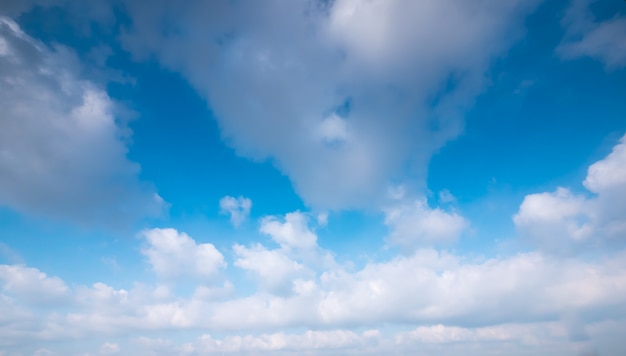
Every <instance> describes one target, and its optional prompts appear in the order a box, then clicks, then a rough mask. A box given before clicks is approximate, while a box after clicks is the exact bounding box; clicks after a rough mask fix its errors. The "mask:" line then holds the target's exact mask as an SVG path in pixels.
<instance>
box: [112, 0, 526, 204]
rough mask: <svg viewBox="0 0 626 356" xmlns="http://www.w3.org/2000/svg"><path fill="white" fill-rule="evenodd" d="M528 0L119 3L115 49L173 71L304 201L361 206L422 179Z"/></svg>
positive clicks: (241, 147)
mask: <svg viewBox="0 0 626 356" xmlns="http://www.w3.org/2000/svg"><path fill="white" fill-rule="evenodd" d="M537 2H538V1H522V0H513V1H505V2H503V1H497V0H488V1H483V2H481V3H480V4H479V5H475V4H472V5H470V4H467V3H466V2H464V1H438V0H429V1H412V2H408V3H407V2H406V1H402V0H384V1H381V0H376V1H353V0H337V1H328V2H321V1H320V2H315V1H308V0H296V1H290V2H289V4H284V3H282V2H274V1H270V2H267V3H263V4H261V3H254V2H253V3H245V6H244V5H243V3H239V2H211V3H207V2H203V1H188V2H186V3H185V4H184V6H176V10H175V11H173V5H172V4H169V3H167V2H153V6H151V9H150V10H151V11H145V7H144V6H143V5H142V4H141V2H130V3H128V4H127V5H128V6H127V8H128V9H129V12H130V17H131V19H132V26H130V28H129V29H128V31H127V32H126V33H125V34H124V36H123V40H124V44H125V45H126V47H127V48H128V49H130V50H131V51H132V52H133V53H134V54H135V56H136V57H137V58H144V57H145V56H148V55H151V54H156V56H157V58H158V59H159V60H160V61H161V63H163V64H164V65H165V66H166V67H168V68H170V69H172V70H176V71H180V72H181V73H182V74H183V75H184V76H185V77H186V78H187V79H188V80H189V82H190V83H191V84H192V85H193V86H194V87H195V88H196V89H197V91H198V92H199V93H200V94H201V95H203V96H204V97H206V98H207V99H208V101H209V104H210V106H211V109H212V110H213V112H214V113H215V116H216V118H217V120H218V122H219V125H220V128H221V129H222V133H223V136H224V138H225V140H226V142H227V143H228V144H230V145H232V146H233V147H234V148H235V149H236V151H237V153H238V154H240V155H243V156H246V157H250V158H253V159H271V160H272V161H273V162H275V164H276V166H277V167H278V168H279V169H280V170H281V171H282V172H283V173H285V174H286V175H287V176H288V177H289V178H290V179H291V181H292V182H293V184H294V187H295V189H296V190H297V192H298V193H299V195H300V196H301V197H303V199H304V200H305V202H306V203H308V204H310V205H311V206H313V207H314V208H319V209H342V208H354V207H357V208H360V207H364V206H365V207H372V206H376V205H377V204H378V203H379V201H380V200H381V199H384V196H385V194H386V189H387V186H388V185H389V184H390V183H391V182H395V181H397V179H398V178H399V176H400V175H401V173H402V172H403V169H405V168H406V167H407V164H409V165H410V166H411V167H415V169H414V170H413V171H412V172H413V173H414V177H412V178H415V180H414V181H416V182H420V181H421V180H423V179H424V178H425V171H426V166H427V162H428V159H429V157H430V155H431V154H432V153H433V152H434V151H435V150H437V149H438V148H439V147H440V146H441V145H442V144H443V143H444V142H445V141H446V140H448V139H450V138H452V137H455V136H456V135H458V133H459V132H460V130H461V127H462V115H463V111H464V110H465V109H466V108H467V107H468V106H470V105H471V104H472V102H473V100H474V98H475V97H476V95H478V94H479V93H480V92H481V91H482V89H483V87H484V76H485V73H486V71H487V69H488V68H489V64H490V61H491V60H492V59H493V58H494V57H495V56H497V55H499V54H502V53H503V52H504V50H506V49H507V48H508V47H509V46H510V44H511V43H512V42H513V40H514V39H515V38H518V35H519V33H520V32H519V29H520V27H521V25H522V23H523V18H524V15H525V14H527V13H528V12H530V11H531V10H532V8H534V4H536V3H537ZM173 14H175V16H173ZM163 23H168V24H171V25H172V26H173V27H175V28H177V29H179V30H177V31H167V35H164V32H163V31H162V27H161V26H162V24H163ZM190 34H193V35H190ZM196 36H202V37H203V38H207V39H209V40H207V41H201V42H198V41H197V40H196V38H197V37H196ZM433 103H434V104H433ZM320 136H321V137H322V139H321V140H320ZM411 181H413V180H411Z"/></svg>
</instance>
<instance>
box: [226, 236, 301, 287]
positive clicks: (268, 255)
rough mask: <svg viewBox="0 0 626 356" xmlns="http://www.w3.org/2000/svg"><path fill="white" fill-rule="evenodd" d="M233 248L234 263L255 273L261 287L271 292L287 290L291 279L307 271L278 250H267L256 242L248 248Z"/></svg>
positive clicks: (238, 246)
mask: <svg viewBox="0 0 626 356" xmlns="http://www.w3.org/2000/svg"><path fill="white" fill-rule="evenodd" d="M233 250H234V252H235V255H236V259H235V262H234V265H235V266H237V267H239V268H241V269H244V270H247V271H250V272H253V273H254V274H256V275H257V276H258V277H259V279H260V282H261V286H262V288H264V289H267V290H269V291H272V292H279V293H280V292H283V293H284V292H285V290H286V291H288V290H289V289H290V288H291V283H292V280H293V279H294V278H295V277H297V276H298V275H303V274H306V272H307V268H305V267H304V266H303V265H302V264H300V263H298V262H296V261H294V260H292V259H291V258H290V257H289V256H287V255H286V254H285V253H284V252H283V251H280V250H268V249H266V248H265V247H263V246H261V245H258V244H257V245H253V246H251V247H249V248H248V247H244V246H241V245H235V246H233Z"/></svg>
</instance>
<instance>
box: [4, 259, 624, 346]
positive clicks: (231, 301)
mask: <svg viewBox="0 0 626 356" xmlns="http://www.w3.org/2000/svg"><path fill="white" fill-rule="evenodd" d="M259 250H260V249H259ZM248 252H249V251H248ZM624 261H626V256H624V253H623V252H621V253H617V254H614V255H612V256H609V257H607V258H604V259H602V260H598V261H579V260H575V259H558V258H554V257H553V256H551V255H543V254H541V253H526V254H519V255H515V256H510V257H502V258H492V259H483V260H467V259H464V258H461V257H459V256H455V255H452V254H448V253H442V252H437V251H434V250H418V251H416V252H415V253H414V254H412V255H410V256H404V257H395V258H392V259H390V260H388V261H385V262H371V263H367V264H366V265H365V266H363V267H362V268H358V269H356V270H351V269H346V268H340V267H333V268H328V269H324V270H322V271H320V272H319V273H313V274H312V275H309V276H307V277H304V278H302V277H296V276H294V277H291V280H292V281H293V286H292V292H293V293H284V294H278V295H276V294H271V293H266V291H265V290H264V289H263V288H261V289H259V290H257V291H256V292H252V293H251V294H250V295H247V296H239V295H233V294H228V293H226V294H222V295H221V296H219V297H218V298H213V297H209V298H206V295H203V293H202V292H198V293H194V294H193V295H192V296H191V297H187V298H185V297H181V296H177V295H173V294H171V293H169V292H168V291H162V290H159V288H155V289H150V288H143V287H135V288H133V289H131V290H128V291H125V290H122V289H115V288H112V287H110V286H107V285H105V284H102V283H96V284H94V285H93V287H81V286H78V287H75V288H72V289H71V290H70V293H71V295H72V298H70V300H72V301H74V302H73V303H70V304H68V305H65V306H63V307H62V308H59V309H55V310H54V313H51V314H35V315H36V318H35V320H37V322H35V323H33V322H32V321H31V322H28V323H25V322H24V320H26V321H28V320H32V319H33V315H32V314H31V315H30V316H29V315H23V316H19V315H13V317H12V318H13V322H11V323H9V324H8V325H7V326H6V327H4V328H3V329H2V330H0V341H2V340H12V343H14V345H20V344H22V345H37V344H38V342H41V341H42V340H68V339H73V338H81V339H85V338H87V337H89V336H90V335H91V336H96V335H110V336H114V335H118V336H120V335H132V334H133V333H145V332H149V331H154V332H159V331H166V330H197V329H202V330H205V332H207V333H211V334H214V333H219V334H223V335H226V336H224V338H222V339H218V340H222V341H223V342H222V343H218V342H217V341H216V339H213V338H208V337H207V338H205V341H207V343H204V344H203V343H191V345H187V346H186V347H187V349H188V350H190V347H191V348H193V349H195V350H202V347H209V348H211V347H213V348H218V350H220V351H221V350H224V351H228V350H231V349H232V350H243V351H240V352H252V350H257V349H255V348H256V347H258V348H259V349H258V350H259V351H267V350H269V349H272V350H274V349H275V350H284V351H289V350H303V351H304V350H316V349H319V350H321V351H323V350H327V349H328V350H332V349H333V348H336V347H339V348H342V347H344V346H345V347H348V348H354V350H355V352H357V351H358V350H362V347H365V346H363V342H365V341H364V339H367V340H369V341H367V342H371V341H372V340H377V339H378V338H380V339H384V338H385V337H384V335H381V334H378V333H376V332H374V331H372V330H370V331H369V332H367V333H365V332H362V333H361V332H357V331H354V330H348V329H345V330H343V331H341V332H337V333H335V332H328V333H326V332H320V333H319V334H317V332H314V331H312V332H311V333H305V334H303V335H299V336H291V335H283V334H282V333H275V334H262V335H261V336H250V337H248V336H245V337H240V336H236V335H241V334H242V333H244V334H245V333H253V334H254V333H256V332H261V333H266V332H273V331H272V330H274V331H277V329H278V330H288V329H291V328H294V329H302V328H304V329H307V330H308V329H319V330H321V329H324V330H339V329H343V328H350V327H352V326H355V325H358V326H360V327H361V328H367V329H376V328H378V327H380V326H381V325H392V326H394V325H395V326H399V325H414V326H415V327H417V328H416V329H414V330H413V331H411V332H407V333H406V334H402V333H401V334H397V335H395V336H393V337H392V338H391V340H392V342H395V345H396V346H397V345H408V346H407V347H409V346H410V347H414V346H411V345H413V344H414V343H419V344H420V345H423V344H437V345H454V344H455V343H459V342H464V343H469V344H472V343H473V344H474V345H481V342H483V344H482V345H483V346H484V342H503V343H504V344H503V345H501V347H504V345H506V344H507V343H510V342H513V341H515V340H517V341H515V342H518V341H519V342H522V344H524V343H527V344H529V345H530V346H533V347H536V348H537V349H536V350H539V351H542V352H539V353H544V354H548V353H549V352H548V351H549V350H550V349H549V348H548V346H546V344H545V343H548V344H549V343H550V342H557V344H558V345H559V346H560V347H570V346H571V345H570V344H569V341H568V339H569V338H572V339H576V340H578V339H579V338H578V337H577V336H576V335H580V334H581V333H582V335H586V337H587V338H589V341H590V342H592V341H593V340H594V338H596V337H598V335H609V334H607V332H606V330H605V331H603V332H600V333H596V332H595V331H594V330H593V328H592V327H593V326H594V325H597V324H598V323H605V322H614V323H616V326H617V327H618V328H619V327H621V328H622V329H623V328H624V325H626V302H625V301H624V299H623V298H622V296H623V295H625V294H626V263H625V262H624ZM259 266H261V264H258V265H256V266H255V267H253V268H261V267H259ZM291 267H293V265H289V264H288V265H287V268H291ZM305 267H307V266H305ZM190 269H191V270H193V266H190ZM296 269H297V268H296ZM257 270H258V269H257ZM311 270H312V271H313V269H311ZM268 276H270V278H271V276H272V274H271V273H270V274H268ZM225 288H226V289H229V287H228V286H226V285H225ZM29 293H33V294H37V293H40V292H39V291H38V290H33V291H31V292H29ZM10 303H18V306H19V303H22V300H21V299H20V300H19V301H12V302H10ZM12 309H15V308H12ZM31 310H32V311H33V312H34V311H35V310H36V309H32V308H31ZM18 318H19V319H18ZM29 318H30V319H29ZM19 320H22V321H21V322H20V321H19ZM572 320H573V321H575V322H572ZM544 322H547V323H551V325H554V326H550V328H557V329H559V330H561V331H559V333H560V334H561V335H562V336H561V337H560V339H558V338H557V339H556V340H553V338H552V336H553V334H554V333H553V334H550V333H546V332H543V331H541V329H538V330H539V331H537V332H532V333H531V334H532V335H529V336H526V334H525V332H524V331H523V330H525V329H524V328H525V326H520V327H507V326H505V327H501V325H505V324H516V323H517V324H519V323H521V324H520V325H522V324H523V325H530V326H529V328H530V327H531V326H532V325H534V324H537V323H539V324H541V323H544ZM377 335H379V336H380V337H379V336H377ZM231 337H232V338H231ZM227 340H228V341H227ZM272 340H273V341H272ZM398 340H400V344H398V343H397V341H398ZM520 340H521V341H520ZM524 340H526V341H524ZM528 340H530V341H528ZM576 340H574V341H575V342H578V341H576ZM615 340H617V339H615ZM615 340H613V342H615ZM0 344H1V343H0ZM220 345H221V346H220ZM237 345H238V346H237ZM255 345H256V346H255ZM298 345H299V346H298ZM524 345H526V344H524ZM119 346H120V349H122V348H124V349H125V347H124V346H122V345H119ZM379 346H380V345H379ZM382 346H384V344H382ZM382 346H381V347H382ZM171 347H172V349H169V348H165V346H164V349H163V352H164V353H167V352H170V351H171V350H180V349H177V348H176V346H175V344H173V345H172V346H171ZM181 347H182V346H181ZM433 347H434V346H433ZM219 348H221V349H219ZM166 349H167V350H170V351H166ZM512 350H519V347H518V348H512ZM321 351H320V352H321ZM457 352H459V351H458V350H457ZM170 353H180V352H179V351H171V352H170ZM535 353H537V352H535Z"/></svg>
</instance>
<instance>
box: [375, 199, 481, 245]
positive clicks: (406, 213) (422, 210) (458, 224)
mask: <svg viewBox="0 0 626 356" xmlns="http://www.w3.org/2000/svg"><path fill="white" fill-rule="evenodd" d="M385 224H386V225H387V226H388V227H389V229H390V233H389V236H387V241H388V242H389V243H391V244H393V245H400V246H403V247H409V248H410V247H415V246H419V245H439V244H446V243H450V242H454V241H455V240H456V239H457V238H458V237H459V236H460V235H461V233H462V232H463V231H464V230H465V229H467V228H468V226H469V223H468V222H467V221H466V220H465V219H464V218H463V217H462V216H460V215H458V214H457V213H454V212H452V213H449V212H446V211H444V210H442V209H440V208H435V209H432V208H430V207H429V206H428V203H427V202H426V200H425V199H422V200H416V201H414V202H412V203H400V204H398V205H396V206H394V207H392V208H388V209H386V211H385Z"/></svg>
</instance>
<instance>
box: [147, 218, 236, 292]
mask: <svg viewBox="0 0 626 356" xmlns="http://www.w3.org/2000/svg"><path fill="white" fill-rule="evenodd" d="M140 235H141V237H143V238H144V239H145V241H146V242H147V246H146V247H145V248H144V249H142V250H141V253H142V254H143V255H144V256H146V257H147V258H148V262H149V263H150V265H151V266H152V269H153V270H154V272H155V273H156V274H157V275H159V276H160V277H162V278H165V279H171V280H173V279H175V278H177V277H181V276H192V277H196V278H200V279H209V278H211V277H213V276H214V275H215V274H216V273H217V272H218V270H219V269H221V268H222V267H225V266H226V263H225V262H224V256H222V254H221V253H220V252H219V251H218V250H217V249H216V248H215V246H213V244H211V243H202V244H198V243H196V241H195V240H193V239H192V238H191V237H189V236H188V235H187V234H185V233H184V232H182V233H181V232H178V231H176V230H175V229H151V230H144V231H142V232H141V234H140Z"/></svg>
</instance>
